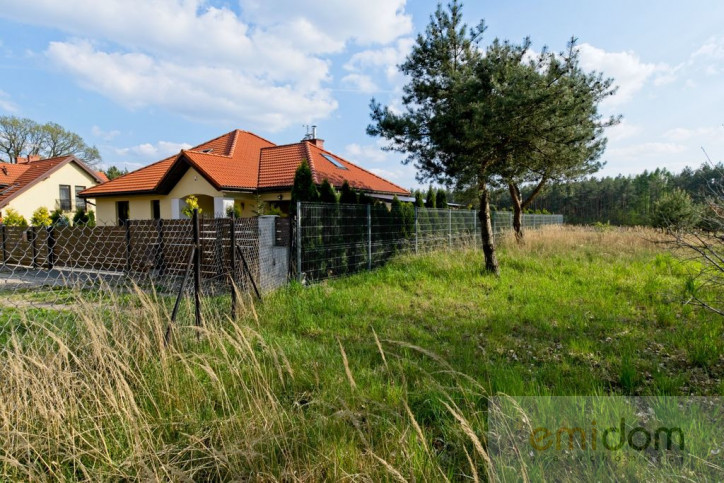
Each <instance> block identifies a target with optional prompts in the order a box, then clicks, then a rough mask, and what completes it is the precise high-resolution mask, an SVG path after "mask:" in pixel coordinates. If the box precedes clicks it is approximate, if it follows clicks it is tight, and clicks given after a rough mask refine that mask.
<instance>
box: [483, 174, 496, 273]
mask: <svg viewBox="0 0 724 483" xmlns="http://www.w3.org/2000/svg"><path fill="white" fill-rule="evenodd" d="M478 218H479V219H480V235H481V239H482V242H483V254H484V255H485V270H486V271H487V272H489V273H493V274H495V275H499V274H500V270H499V269H498V259H497V258H496V257H495V240H493V223H492V222H491V220H490V193H489V192H488V186H487V184H486V183H485V182H482V183H480V212H479V213H478Z"/></svg>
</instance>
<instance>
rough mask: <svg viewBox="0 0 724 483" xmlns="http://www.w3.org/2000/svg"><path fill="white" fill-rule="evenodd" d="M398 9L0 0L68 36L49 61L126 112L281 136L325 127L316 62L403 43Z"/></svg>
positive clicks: (328, 100) (381, 5) (329, 106)
mask: <svg viewBox="0 0 724 483" xmlns="http://www.w3.org/2000/svg"><path fill="white" fill-rule="evenodd" d="M404 7H405V0H392V1H391V0H369V1H367V2H365V3H363V4H360V3H355V2H348V1H346V0H331V1H330V0H328V1H321V0H317V1H310V2H298V1H294V2H292V1H290V0H283V1H277V2H266V1H264V2H262V1H255V0H241V8H242V10H241V12H242V13H241V15H237V14H236V13H235V12H233V11H232V10H231V9H229V8H226V7H221V8H217V7H214V6H210V5H209V4H208V3H207V2H206V1H205V0H104V1H102V2H99V1H96V0H66V1H64V2H57V1H55V0H28V1H24V2H16V1H10V0H0V16H2V17H6V18H10V19H13V20H16V21H20V22H24V23H28V24H33V25H41V26H47V27H52V28H55V29H60V30H62V31H64V32H66V33H69V34H71V35H74V36H75V38H72V39H65V40H56V41H54V42H51V43H50V44H49V46H48V48H47V50H46V52H45V55H46V56H47V58H48V59H49V60H50V61H51V62H52V64H53V65H54V66H55V67H57V68H58V69H60V70H61V71H62V72H65V73H68V74H70V75H71V76H73V77H74V78H75V79H76V80H77V82H78V83H79V84H81V85H82V86H84V87H85V88H87V89H90V90H93V91H96V92H98V93H100V94H102V95H104V96H106V97H108V98H110V99H112V100H114V101H115V102H117V103H119V104H121V105H123V106H125V107H127V108H130V109H134V108H140V107H146V106H159V107H162V108H164V109H167V110H169V111H172V112H176V113H179V114H181V115H183V116H185V117H188V118H192V119H195V120H204V121H212V122H218V123H228V122H229V121H233V122H234V123H239V122H248V123H251V124H253V125H254V127H255V128H261V129H268V130H279V129H283V128H284V127H287V126H289V125H293V124H295V123H298V122H313V121H314V120H317V119H321V118H324V117H327V116H329V115H330V113H331V112H332V111H334V110H335V109H336V108H337V103H336V101H335V100H334V98H333V97H332V93H331V90H330V89H329V87H328V86H329V83H330V81H331V75H330V65H331V60H330V59H329V58H326V57H324V55H326V54H332V53H335V54H338V53H341V52H343V51H344V50H345V49H346V48H348V47H349V46H350V45H353V44H354V45H360V46H367V45H375V44H381V45H385V44H386V43H389V42H393V41H394V40H395V39H397V38H398V37H400V36H401V35H405V34H407V33H409V32H410V31H411V29H412V23H411V19H410V16H409V15H407V14H406V13H405V12H404ZM357 74H359V75H362V74H360V73H357ZM356 80H357V81H358V82H357V86H358V87H363V88H371V84H370V83H369V82H368V83H366V84H360V82H361V81H362V80H364V79H363V78H362V77H359V78H357V79H356ZM354 81H355V79H354V78H350V79H347V82H354Z"/></svg>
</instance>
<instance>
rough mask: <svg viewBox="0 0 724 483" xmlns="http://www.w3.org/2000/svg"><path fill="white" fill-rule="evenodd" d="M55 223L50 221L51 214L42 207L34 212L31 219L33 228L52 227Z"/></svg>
mask: <svg viewBox="0 0 724 483" xmlns="http://www.w3.org/2000/svg"><path fill="white" fill-rule="evenodd" d="M52 223H53V221H52V220H51V219H50V212H49V211H48V209H47V208H46V207H44V206H41V207H40V208H38V209H37V210H35V211H34V212H33V216H32V217H31V218H30V224H31V225H32V226H50V225H51V224H52Z"/></svg>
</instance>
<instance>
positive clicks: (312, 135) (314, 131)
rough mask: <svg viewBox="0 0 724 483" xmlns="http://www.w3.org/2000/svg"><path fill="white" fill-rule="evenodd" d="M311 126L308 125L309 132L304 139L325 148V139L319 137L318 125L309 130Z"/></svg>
mask: <svg viewBox="0 0 724 483" xmlns="http://www.w3.org/2000/svg"><path fill="white" fill-rule="evenodd" d="M309 128H310V126H307V134H306V135H305V136H304V139H302V141H307V142H309V143H312V144H314V145H315V146H317V147H318V148H324V139H319V138H318V137H317V126H311V128H312V130H311V131H310V130H309Z"/></svg>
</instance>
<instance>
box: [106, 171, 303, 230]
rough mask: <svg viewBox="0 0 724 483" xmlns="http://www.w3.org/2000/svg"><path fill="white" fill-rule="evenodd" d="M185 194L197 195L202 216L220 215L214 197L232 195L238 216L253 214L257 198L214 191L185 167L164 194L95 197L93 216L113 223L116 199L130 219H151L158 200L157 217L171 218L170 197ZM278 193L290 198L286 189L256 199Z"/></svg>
mask: <svg viewBox="0 0 724 483" xmlns="http://www.w3.org/2000/svg"><path fill="white" fill-rule="evenodd" d="M189 195H195V196H197V197H198V198H199V206H200V208H201V209H202V216H207V217H213V216H214V215H220V213H215V212H214V198H215V197H223V198H227V199H229V198H233V199H234V204H235V205H237V206H239V207H241V208H242V214H241V216H243V217H251V216H255V215H256V203H257V197H256V195H255V194H253V193H240V192H234V191H226V192H222V191H218V190H217V189H216V188H214V187H213V186H212V185H211V184H210V183H209V182H208V181H206V179H205V178H204V177H203V176H201V175H200V174H199V173H198V172H197V171H196V170H195V169H193V168H189V170H188V171H187V172H186V174H184V176H183V177H182V178H181V179H180V180H179V182H178V183H176V186H174V187H173V189H172V190H171V192H170V193H169V194H167V195H125V196H110V197H103V198H98V200H97V202H96V205H97V208H96V219H97V220H98V223H99V224H106V225H107V224H115V223H116V222H117V215H116V202H118V201H128V202H129V205H128V206H129V212H130V213H129V215H130V217H131V219H134V220H148V219H151V217H152V211H151V201H152V200H160V202H161V218H166V219H169V218H172V208H171V203H172V201H171V200H173V199H184V198H186V197H187V196H189ZM279 195H281V196H282V201H289V200H290V199H291V192H290V191H279V192H268V193H263V194H261V195H260V196H259V198H260V199H261V201H263V202H265V203H267V206H269V204H273V203H275V202H277V201H279Z"/></svg>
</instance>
